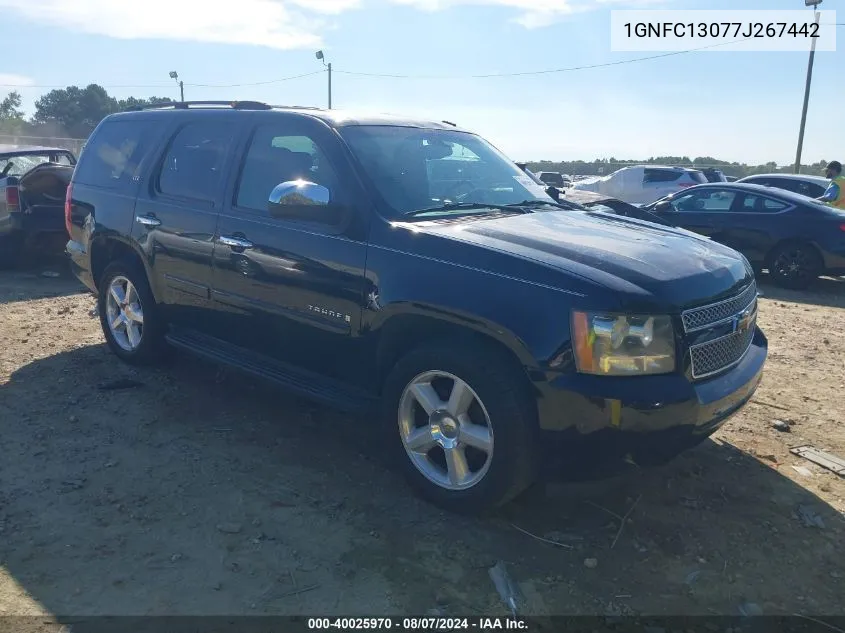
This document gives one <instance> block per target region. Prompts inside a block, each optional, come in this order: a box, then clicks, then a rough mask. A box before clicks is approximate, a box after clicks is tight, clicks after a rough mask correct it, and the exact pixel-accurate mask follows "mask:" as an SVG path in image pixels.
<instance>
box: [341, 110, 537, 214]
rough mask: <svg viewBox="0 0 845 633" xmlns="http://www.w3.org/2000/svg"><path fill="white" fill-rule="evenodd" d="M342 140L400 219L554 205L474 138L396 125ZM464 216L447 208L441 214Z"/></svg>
mask: <svg viewBox="0 0 845 633" xmlns="http://www.w3.org/2000/svg"><path fill="white" fill-rule="evenodd" d="M340 133H341V136H343V137H344V139H345V140H346V142H347V143H348V144H349V146H350V148H351V149H352V152H353V153H354V154H355V156H356V157H357V158H358V160H359V161H360V163H361V165H362V166H363V168H364V170H365V171H366V174H367V176H368V177H369V179H370V181H371V183H372V185H373V186H374V187H375V189H376V190H377V191H378V193H379V194H380V195H381V197H382V198H383V199H384V201H385V203H386V204H387V205H388V206H389V207H390V209H391V210H392V212H393V213H395V214H396V215H399V216H403V215H406V214H408V213H412V212H414V211H419V210H421V209H431V208H434V207H438V206H442V205H448V204H454V203H465V204H478V205H483V204H495V205H509V204H518V203H520V202H524V201H532V200H533V201H541V202H548V203H553V202H554V201H553V200H552V199H551V198H550V197H549V196H548V195H547V194H546V192H545V189H544V188H543V186H542V185H539V184H537V183H536V182H535V181H534V180H533V179H532V178H531V177H530V176H529V175H528V174H526V173H525V172H523V171H522V170H521V169H520V168H519V167H518V166H517V165H516V164H515V163H514V162H513V161H511V160H510V159H508V158H507V157H506V156H504V155H503V154H502V153H501V152H500V151H498V150H497V149H496V148H495V147H493V146H492V145H490V143H488V142H487V141H485V140H484V139H482V138H481V137H479V136H476V135H475V134H470V133H468V132H459V131H457V130H455V131H453V130H437V129H422V128H413V127H397V126H386V125H385V126H382V125H377V126H369V125H362V126H349V127H346V128H341V130H340ZM461 212H466V210H465V209H464V210H462V209H448V210H444V211H443V213H461Z"/></svg>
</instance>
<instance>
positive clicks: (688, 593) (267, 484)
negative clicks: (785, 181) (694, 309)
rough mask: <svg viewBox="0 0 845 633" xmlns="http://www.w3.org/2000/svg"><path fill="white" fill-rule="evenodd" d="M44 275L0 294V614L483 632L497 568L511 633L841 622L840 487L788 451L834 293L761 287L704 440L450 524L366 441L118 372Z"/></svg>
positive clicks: (838, 366)
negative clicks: (530, 624) (711, 620)
mask: <svg viewBox="0 0 845 633" xmlns="http://www.w3.org/2000/svg"><path fill="white" fill-rule="evenodd" d="M53 270H59V271H60V276H59V277H57V278H54V277H45V276H43V275H42V272H43V268H36V269H33V270H28V271H18V272H13V273H0V451H2V452H0V615H16V614H17V615H23V614H31V615H41V614H54V615H63V616H83V615H95V614H106V615H148V614H227V615H235V614H323V615H324V614H346V615H354V614H363V615H374V614H408V613H416V614H423V613H427V612H431V613H433V612H434V611H432V610H439V612H441V613H444V614H473V613H486V614H490V613H502V614H503V613H505V612H506V611H505V607H504V605H503V604H502V602H501V600H500V598H499V596H498V594H497V592H496V589H495V588H494V585H493V583H492V582H491V581H490V578H489V576H488V568H489V567H490V566H491V565H493V564H494V563H496V562H497V561H500V560H501V561H504V562H505V563H506V565H507V569H508V571H509V573H510V575H511V577H512V578H513V579H514V580H515V581H516V583H518V585H519V587H520V590H521V593H522V598H521V600H522V601H521V603H520V609H521V611H522V612H523V613H525V614H535V615H547V614H602V615H611V616H612V615H628V614H650V615H681V614H682V615H694V614H725V615H736V614H739V613H740V612H741V611H745V612H762V613H766V614H776V613H801V614H807V615H814V616H818V615H833V614H839V615H842V614H845V603H843V600H842V596H843V595H845V557H843V555H842V544H843V537H845V516H843V511H845V479H843V478H839V477H838V476H836V475H834V474H832V473H830V472H828V471H825V470H823V469H822V468H820V467H818V466H815V465H814V464H812V463H810V462H808V461H806V460H803V459H801V458H798V457H796V456H794V455H791V454H790V453H789V448H790V447H792V446H798V445H804V444H810V445H813V446H816V447H818V448H820V449H822V450H826V451H829V452H832V453H836V454H838V455H840V456H845V427H843V424H842V416H843V413H845V327H843V326H844V325H845V279H840V280H833V279H825V280H821V281H820V283H819V284H818V287H817V288H816V289H814V291H813V292H806V293H798V292H787V291H782V290H778V289H776V288H773V287H771V286H769V285H766V284H765V283H763V285H762V289H763V291H764V293H765V295H766V296H765V298H764V299H763V300H762V303H761V310H760V321H761V323H762V326H763V327H764V329H765V331H766V333H767V334H768V336H769V341H770V357H769V362H768V366H767V370H766V374H765V378H764V381H763V384H762V386H761V388H760V390H759V392H758V393H757V395H756V396H755V398H754V400H753V401H752V403H751V404H749V406H747V407H746V408H745V409H744V410H743V411H742V412H741V413H740V414H739V415H737V416H736V417H735V418H733V419H732V420H731V421H730V422H729V423H728V425H727V426H726V427H725V428H724V429H723V430H722V431H720V432H719V433H718V434H717V435H716V436H715V437H714V438H713V439H712V440H709V441H707V442H706V443H705V444H704V445H702V446H700V447H699V448H697V449H695V450H693V451H690V452H688V453H685V454H684V455H682V456H681V457H679V458H678V459H677V460H675V461H674V462H673V463H671V464H670V465H668V466H666V467H663V468H661V469H658V470H650V471H641V472H637V473H634V474H633V475H630V476H626V477H624V478H617V479H613V480H609V481H603V482H595V483H589V484H578V485H561V484H555V485H548V486H545V487H537V488H536V489H534V490H532V491H530V493H529V494H528V495H526V496H525V497H524V498H521V499H520V500H518V501H517V502H516V503H514V504H512V505H510V506H508V507H507V508H505V509H503V510H501V511H500V512H498V513H497V514H496V515H495V516H493V517H489V518H484V519H471V518H461V517H455V516H451V515H448V514H446V513H443V512H440V511H438V510H437V509H435V508H433V507H431V506H429V505H427V504H426V503H425V502H422V501H420V500H418V499H417V498H415V497H414V496H412V494H411V493H410V491H409V490H408V488H407V487H406V486H405V484H404V483H403V481H402V480H401V479H399V478H398V477H397V476H396V475H395V474H394V473H392V472H391V471H390V470H388V469H387V468H386V467H385V466H384V465H383V463H382V461H381V460H380V457H379V455H378V454H374V452H373V450H372V448H371V447H372V446H373V445H375V442H373V439H372V436H371V435H369V434H370V429H369V428H368V427H367V423H366V421H365V420H363V421H362V420H354V419H350V418H347V417H344V416H342V415H339V414H336V413H334V412H332V411H330V410H327V409H323V408H320V407H317V406H314V405H311V404H307V403H304V402H302V401H299V400H296V399H294V398H291V397H290V396H288V395H287V394H284V393H280V392H277V391H276V390H274V388H273V387H269V386H267V385H264V384H260V383H254V381H252V380H251V379H249V378H244V377H242V376H239V375H235V374H231V373H230V372H228V371H222V370H219V369H218V368H216V367H214V366H211V365H208V364H206V363H203V362H201V361H197V360H193V359H190V358H187V357H183V356H179V357H177V359H176V360H175V362H174V363H173V364H172V365H171V366H169V367H166V368H162V369H149V370H134V369H130V368H129V367H127V366H125V365H122V364H121V363H120V362H118V361H117V359H116V358H115V357H113V356H112V355H111V354H109V352H108V351H107V350H106V347H105V345H104V343H103V337H102V335H101V333H100V329H99V323H98V321H97V319H95V318H93V317H92V316H91V315H90V314H89V312H90V311H91V309H92V307H93V306H94V300H93V298H92V297H91V296H90V295H88V294H85V293H84V292H83V291H82V288H81V286H79V285H78V284H77V283H76V282H75V280H73V279H72V278H71V277H70V276H69V274H68V273H67V272H66V271H65V270H63V269H62V268H57V267H55V266H54V267H53ZM117 380H124V381H125V380H130V381H134V383H130V384H124V385H122V386H123V387H124V388H122V389H107V388H105V387H109V386H114V381H117ZM109 383H112V384H109ZM776 421H782V422H786V423H787V424H788V425H789V427H788V428H789V431H788V432H786V431H778V430H776V429H775V428H774V426H773V425H774V424H775V423H776ZM795 467H799V470H796V468H795ZM623 516H627V517H628V518H627V520H626V521H625V523H624V526H621V517H623ZM620 527H621V528H622V529H621V530H620ZM541 539H545V540H541ZM549 541H552V542H549ZM588 559H594V560H588ZM585 561H587V562H585Z"/></svg>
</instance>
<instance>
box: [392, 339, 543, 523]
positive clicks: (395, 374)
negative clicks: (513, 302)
mask: <svg viewBox="0 0 845 633" xmlns="http://www.w3.org/2000/svg"><path fill="white" fill-rule="evenodd" d="M520 379H521V377H520V376H519V375H518V373H517V372H516V371H515V370H513V369H511V368H510V366H509V365H508V364H507V363H506V362H505V361H504V360H503V359H501V358H500V357H499V356H498V355H497V354H495V353H493V352H492V351H491V350H488V349H487V348H486V347H484V346H482V345H466V344H461V343H457V344H454V345H447V344H445V343H442V344H437V345H434V346H427V347H426V348H417V349H415V350H413V351H411V352H409V353H408V354H407V355H406V356H404V357H403V358H402V359H401V360H400V361H399V362H398V363H397V364H396V366H395V367H394V368H393V371H392V372H391V373H390V375H389V376H388V378H387V380H386V382H385V385H384V390H383V404H382V406H383V411H382V418H383V424H384V431H385V434H386V435H385V437H386V438H387V439H388V441H389V443H390V445H389V447H388V454H389V455H390V456H391V457H392V458H393V461H395V463H396V465H397V466H398V468H399V469H400V470H401V471H402V472H403V473H404V475H405V477H406V479H407V480H408V483H409V484H410V485H411V487H412V488H414V489H415V490H416V491H417V493H418V494H419V495H420V496H422V497H423V498H425V499H427V500H428V501H430V502H432V503H434V504H435V505H438V506H440V507H441V508H444V509H446V510H449V511H452V512H459V513H466V514H478V513H482V512H485V511H487V510H491V509H493V508H496V507H498V506H501V505H504V504H505V503H507V502H509V501H511V500H512V499H514V498H515V497H516V496H517V495H519V494H520V493H521V492H523V491H524V490H525V489H526V488H528V487H529V486H530V485H531V483H532V482H533V481H534V479H535V477H536V472H537V469H536V455H537V440H536V438H537V433H536V431H537V429H538V425H537V416H536V410H535V408H534V405H533V403H532V402H531V400H530V399H529V397H528V396H527V394H526V390H524V389H523V388H522V385H523V383H522V382H521V380H520ZM415 384H416V385H417V386H418V387H419V388H420V391H421V392H422V393H424V394H427V395H428V402H429V406H428V410H429V411H431V413H432V415H426V412H425V410H424V409H423V407H422V406H421V405H420V404H419V400H418V399H417V398H416V397H414V396H412V395H411V391H410V390H411V386H412V385H415ZM456 385H465V386H467V387H468V389H465V390H463V393H464V394H465V395H466V396H467V397H466V399H464V400H463V403H464V405H466V404H467V403H469V407H468V408H467V407H466V406H458V407H451V408H452V412H453V413H454V412H455V411H462V410H465V411H466V412H467V413H466V417H464V416H460V417H459V418H458V419H459V422H458V423H457V424H455V419H456V418H455V416H454V415H448V414H447V413H446V408H447V402H446V401H448V400H449V398H450V396H451V395H452V391H453V390H454V388H455V386H456ZM456 393H457V392H456ZM423 400H425V398H423ZM468 422H472V423H473V424H472V425H469V424H467V423H468ZM485 427H486V428H488V429H490V431H485V430H484V429H485ZM470 434H471V435H470ZM403 436H404V437H405V438H408V439H407V440H406V439H403ZM438 438H439V442H442V443H439V442H438ZM485 438H486V439H489V440H490V442H489V444H488V446H489V447H490V451H489V453H486V452H485V451H481V450H479V449H477V448H476V447H475V446H476V445H478V446H481V445H483V444H484V442H483V440H484V439H485ZM411 439H414V440H419V442H420V444H419V445H418V446H419V448H418V450H417V451H412V450H410V449H406V442H409V443H410V440H411ZM467 439H469V441H470V442H472V444H473V445H470V444H466V443H465V440H467ZM423 444H431V448H430V449H429V450H428V451H427V452H424V451H425V449H424V448H423ZM455 444H456V445H457V447H456V448H450V451H449V452H450V454H451V455H453V456H455V458H454V460H453V461H452V464H453V468H452V469H451V470H452V472H454V473H456V476H455V478H454V479H453V480H451V481H450V476H449V469H448V468H447V466H446V452H447V446H450V447H451V445H455ZM460 455H462V456H463V458H464V459H463V460H462V461H461V460H460ZM460 467H463V468H460ZM461 470H462V471H463V474H464V475H465V476H464V477H460V476H459V475H460V471H461ZM426 473H428V474H426ZM455 482H457V483H455Z"/></svg>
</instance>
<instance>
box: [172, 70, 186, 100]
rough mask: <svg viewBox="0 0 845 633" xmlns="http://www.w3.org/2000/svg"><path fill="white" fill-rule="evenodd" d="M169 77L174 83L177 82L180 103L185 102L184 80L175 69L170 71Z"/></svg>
mask: <svg viewBox="0 0 845 633" xmlns="http://www.w3.org/2000/svg"><path fill="white" fill-rule="evenodd" d="M170 78H171V79H175V80H176V83H177V84H179V97H180V98H181V99H182V103H184V102H185V82H184V81H182V80H180V79H179V73H177V72H176V71H175V70H171V71H170Z"/></svg>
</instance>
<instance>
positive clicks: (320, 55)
mask: <svg viewBox="0 0 845 633" xmlns="http://www.w3.org/2000/svg"><path fill="white" fill-rule="evenodd" d="M314 56H315V57H316V58H317V59H319V60H320V61H321V62H323V66H325V67H326V68H328V70H329V110H331V109H332V63H331V62H328V63H326V57H325V55H323V51H317V52H316V53H315V54H314Z"/></svg>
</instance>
